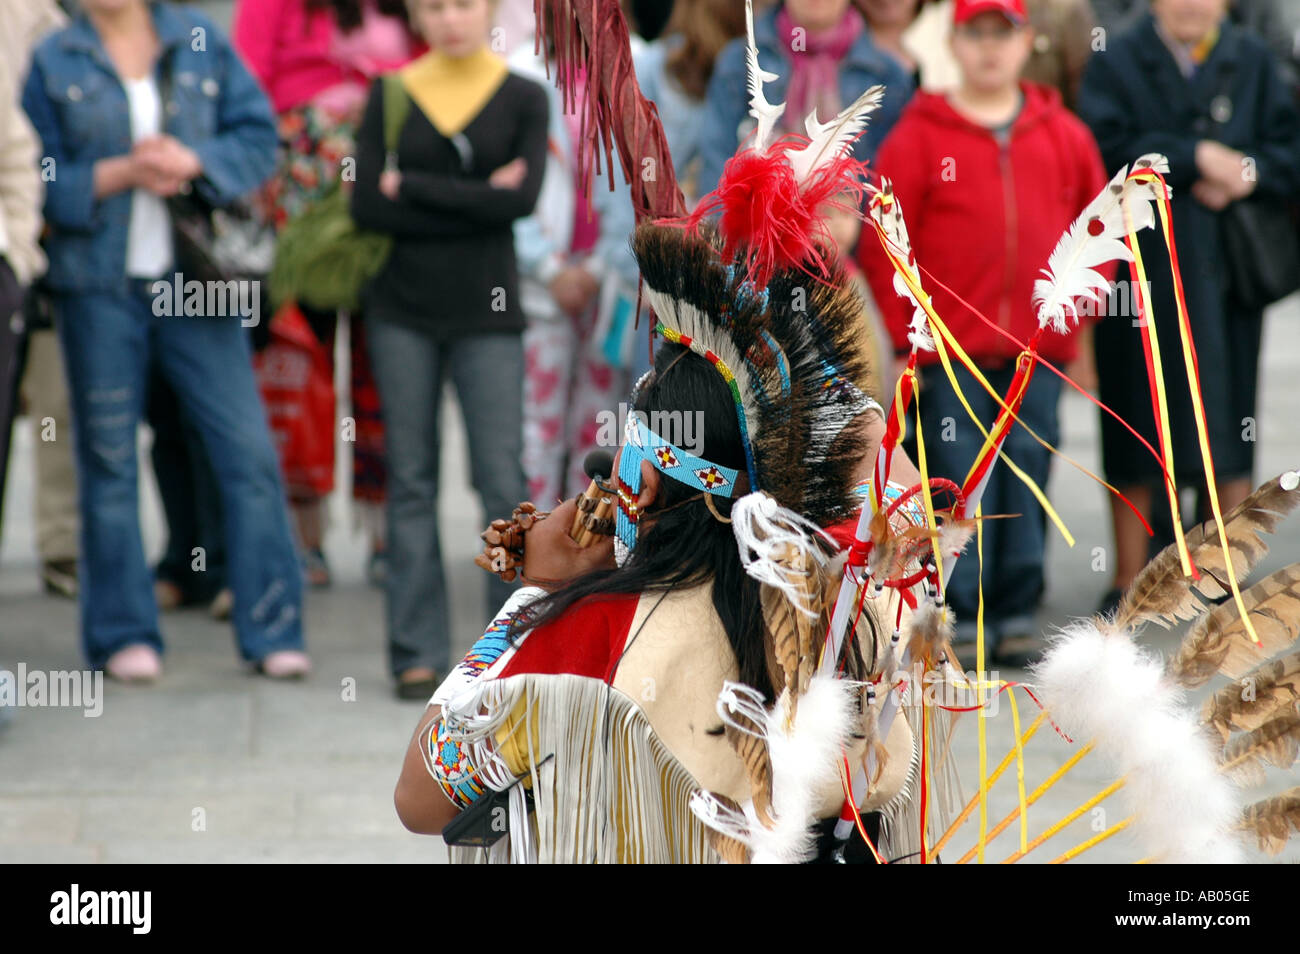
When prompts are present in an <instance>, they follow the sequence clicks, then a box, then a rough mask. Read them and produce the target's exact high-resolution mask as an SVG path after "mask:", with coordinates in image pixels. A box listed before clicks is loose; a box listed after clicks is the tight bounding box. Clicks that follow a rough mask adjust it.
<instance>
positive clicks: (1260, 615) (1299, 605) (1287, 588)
mask: <svg viewBox="0 0 1300 954" xmlns="http://www.w3.org/2000/svg"><path fill="white" fill-rule="evenodd" d="M1241 601H1242V603H1243V604H1244V605H1245V607H1246V612H1247V613H1248V614H1249V616H1250V621H1251V623H1252V624H1253V625H1254V627H1255V633H1256V634H1257V635H1258V636H1259V639H1260V643H1261V645H1260V646H1259V647H1256V646H1255V644H1254V643H1253V642H1251V640H1250V636H1249V634H1248V633H1247V631H1246V626H1245V624H1244V623H1243V622H1242V619H1241V615H1240V614H1239V613H1238V612H1237V604H1236V602H1235V601H1229V602H1226V603H1223V604H1222V605H1220V606H1216V607H1215V608H1214V609H1212V610H1210V611H1209V612H1207V613H1205V614H1204V615H1202V616H1201V618H1200V619H1198V620H1197V621H1196V623H1195V624H1194V625H1193V626H1192V628H1191V629H1190V630H1188V632H1187V635H1186V636H1185V637H1184V638H1183V642H1182V644H1181V645H1180V646H1179V647H1178V652H1177V653H1175V654H1174V656H1173V657H1172V658H1171V659H1170V660H1169V667H1168V671H1169V674H1170V675H1171V676H1173V677H1174V678H1175V679H1176V680H1178V682H1180V683H1181V684H1182V685H1184V686H1202V685H1204V684H1205V683H1206V682H1207V681H1208V680H1209V679H1210V677H1211V676H1213V675H1214V674H1215V673H1216V672H1221V673H1223V674H1224V675H1225V676H1227V677H1229V678H1230V679H1238V678H1240V677H1241V676H1243V675H1245V673H1246V672H1248V671H1249V670H1250V669H1251V668H1253V667H1254V666H1257V665H1259V664H1260V663H1262V662H1264V661H1265V660H1267V659H1268V657H1270V656H1272V655H1274V654H1275V653H1278V652H1280V651H1282V650H1283V649H1285V648H1286V647H1287V646H1289V645H1290V644H1291V643H1292V642H1293V641H1294V640H1295V638H1296V635H1297V633H1300V563H1293V564H1292V565H1291V566H1288V567H1283V568H1282V569H1281V570H1278V571H1277V572H1275V573H1272V574H1270V575H1269V576H1266V577H1264V579H1262V580H1260V581H1259V582H1258V583H1256V584H1254V585H1253V586H1250V587H1247V588H1246V589H1245V590H1243V591H1242V593H1241Z"/></svg>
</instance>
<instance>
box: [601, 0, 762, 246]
mask: <svg viewBox="0 0 1300 954" xmlns="http://www.w3.org/2000/svg"><path fill="white" fill-rule="evenodd" d="M744 35H745V8H744V4H738V3H734V2H729V0H677V2H676V4H675V5H674V7H673V15H672V19H670V20H669V22H668V26H667V28H666V29H665V31H664V34H663V36H661V37H660V38H659V39H657V40H655V41H654V42H652V43H647V44H646V45H645V46H644V48H642V49H641V50H640V51H639V52H638V53H637V55H636V79H637V82H638V83H639V84H640V86H641V92H642V93H643V94H644V95H645V98H646V99H648V100H650V102H652V103H654V104H655V107H656V109H657V110H658V112H659V119H660V121H661V122H662V123H663V127H664V138H665V139H666V140H667V142H668V149H669V151H670V152H671V153H672V157H673V165H674V166H675V167H676V173H677V184H678V185H679V186H681V189H682V194H683V195H684V196H685V198H686V207H687V208H688V209H689V208H694V206H695V203H696V201H697V200H698V199H699V197H700V196H701V195H702V194H703V192H702V191H701V189H700V165H701V162H702V156H701V151H700V147H701V140H702V139H703V138H704V131H705V130H704V127H705V125H706V121H707V120H706V116H707V108H708V107H707V105H706V99H705V97H706V96H707V95H708V91H709V83H710V81H711V80H712V79H713V73H714V69H715V68H716V64H717V62H718V57H719V56H720V55H721V54H722V51H723V50H724V49H725V48H726V46H727V44H728V43H730V42H731V41H732V40H734V39H735V38H736V37H743V36H744ZM769 99H770V97H769ZM733 151H734V150H733ZM628 231H629V233H630V232H631V228H630V227H629V229H628ZM623 241H624V243H626V241H627V236H623Z"/></svg>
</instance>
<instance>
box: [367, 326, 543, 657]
mask: <svg viewBox="0 0 1300 954" xmlns="http://www.w3.org/2000/svg"><path fill="white" fill-rule="evenodd" d="M366 331H367V333H368V336H369V337H368V342H369V345H370V362H371V368H372V370H373V371H374V376H375V382H376V384H377V385H378V388H379V397H380V402H381V404H382V405H383V415H384V447H385V453H386V456H387V460H388V468H389V469H388V584H387V617H388V619H387V623H388V662H389V667H390V669H391V671H392V673H393V675H394V676H397V675H399V674H400V673H402V672H404V671H405V670H407V669H410V668H412V667H415V666H430V667H432V668H433V669H435V670H437V671H438V673H440V674H446V673H447V671H448V669H449V665H450V662H451V660H450V658H449V656H450V628H451V613H450V606H449V604H448V602H447V582H446V579H445V575H444V573H443V567H442V550H441V547H440V545H439V538H438V463H439V456H440V455H439V451H440V438H439V416H440V411H441V404H442V400H441V396H442V386H443V382H444V381H446V380H450V381H451V383H452V384H453V385H455V388H456V396H457V398H458V399H459V401H460V406H461V409H462V411H463V413H464V417H465V430H466V433H467V435H468V439H469V454H470V474H471V479H472V480H473V483H474V487H475V488H476V489H477V490H478V493H479V497H480V498H481V500H482V502H483V511H484V513H485V514H486V519H487V520H492V519H495V518H497V517H509V516H510V513H511V511H513V510H514V508H515V506H517V505H518V503H519V502H520V501H521V500H523V499H524V495H525V493H526V492H527V491H526V484H525V481H524V472H523V465H522V463H521V459H522V453H523V376H524V354H523V339H522V336H521V335H520V334H517V333H515V334H494V335H475V336H466V337H455V338H439V337H437V336H436V335H435V334H433V333H432V332H426V331H423V330H419V329H416V328H412V327H410V326H407V325H404V324H400V323H397V322H393V321H385V320H384V319H382V318H380V317H379V316H375V315H372V316H370V317H369V318H368V320H367V328H366ZM485 524H486V521H485ZM514 589H515V587H514V585H513V584H510V583H504V582H502V581H501V580H500V579H498V578H497V577H495V576H494V577H492V578H491V579H490V580H489V581H488V587H487V604H486V606H485V607H484V616H483V625H484V626H486V625H487V623H488V622H490V621H491V618H492V615H493V614H494V613H495V612H496V611H497V610H498V609H499V608H500V606H501V604H502V603H504V602H505V601H506V599H507V598H508V597H509V595H510V593H511V592H512V591H513V590H514Z"/></svg>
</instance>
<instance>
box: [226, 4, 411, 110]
mask: <svg viewBox="0 0 1300 954" xmlns="http://www.w3.org/2000/svg"><path fill="white" fill-rule="evenodd" d="M232 33H233V36H232V39H233V40H234V44H235V49H237V50H238V51H239V53H240V55H241V56H242V57H243V58H244V62H245V63H247V64H248V68H249V69H250V70H251V71H252V73H253V75H254V76H256V77H257V79H258V82H260V83H261V84H262V88H263V89H264V90H265V91H266V94H267V96H269V97H270V98H271V105H272V106H274V107H275V111H276V112H277V113H283V112H285V111H286V110H289V109H293V108H294V107H295V106H301V105H302V104H303V103H306V102H308V101H309V100H311V99H312V97H314V96H315V95H316V94H317V93H319V92H320V91H321V90H324V89H328V88H329V87H331V86H334V85H335V84H337V83H339V82H342V81H343V80H346V79H349V78H354V79H357V80H358V81H360V82H362V83H369V81H370V79H371V77H370V76H366V75H363V74H361V73H360V72H359V71H357V70H353V69H349V68H347V67H345V66H343V65H342V64H340V63H337V62H335V60H334V59H333V58H331V56H330V49H331V46H332V44H333V38H334V18H333V15H332V14H331V13H330V11H329V8H328V7H325V8H322V9H319V10H315V11H311V12H309V11H308V10H307V4H306V0H238V3H237V4H236V7H235V17H234V29H233V31H232ZM424 49H425V47H424V45H423V44H419V45H417V46H416V47H415V48H414V50H413V53H414V55H419V54H420V53H422V52H423V51H424ZM402 65H403V64H402V63H390V64H384V66H385V69H396V68H397V67H399V66H402Z"/></svg>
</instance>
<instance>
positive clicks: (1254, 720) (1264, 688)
mask: <svg viewBox="0 0 1300 954" xmlns="http://www.w3.org/2000/svg"><path fill="white" fill-rule="evenodd" d="M1297 702H1300V652H1297V653H1291V654H1290V655H1289V656H1285V657H1283V658H1282V659H1276V660H1273V661H1272V662H1267V663H1265V664H1264V665H1262V666H1258V667H1256V668H1255V669H1253V670H1251V671H1250V672H1248V673H1246V675H1245V676H1243V677H1242V678H1241V679H1240V680H1239V681H1235V682H1233V683H1231V684H1229V685H1227V686H1224V687H1223V688H1222V689H1220V690H1219V691H1218V692H1216V693H1215V694H1214V695H1213V696H1211V697H1210V698H1209V699H1207V700H1206V701H1205V706H1204V707H1203V708H1202V710H1201V714H1202V716H1203V717H1204V719H1205V722H1206V724H1207V725H1210V726H1212V727H1213V728H1214V729H1215V730H1216V731H1218V733H1219V735H1220V736H1221V737H1222V739H1223V741H1224V742H1227V741H1228V736H1229V735H1230V734H1231V732H1232V730H1233V729H1236V730H1239V731H1242V732H1249V731H1250V730H1251V729H1257V728H1259V727H1260V726H1261V725H1263V724H1264V723H1265V722H1266V721H1268V720H1269V719H1270V718H1272V717H1273V716H1274V715H1275V714H1276V713H1278V712H1280V711H1281V710H1282V709H1284V708H1286V707H1288V706H1291V707H1294V706H1295V705H1296V703H1297Z"/></svg>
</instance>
